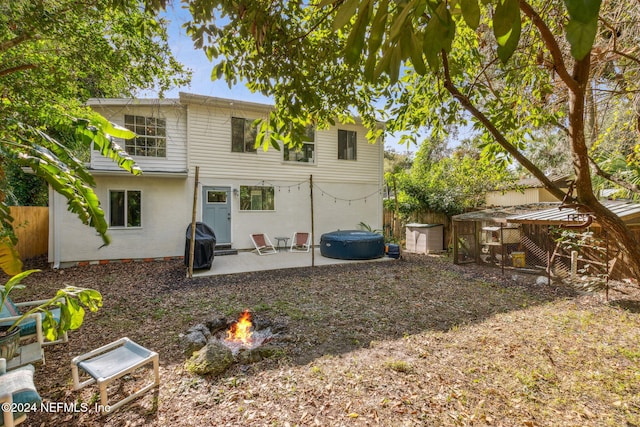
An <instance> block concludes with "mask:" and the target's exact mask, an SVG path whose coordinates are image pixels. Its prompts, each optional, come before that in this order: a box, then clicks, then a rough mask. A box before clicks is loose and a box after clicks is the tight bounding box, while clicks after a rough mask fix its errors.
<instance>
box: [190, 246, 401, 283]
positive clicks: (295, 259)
mask: <svg viewBox="0 0 640 427" xmlns="http://www.w3.org/2000/svg"><path fill="white" fill-rule="evenodd" d="M314 251H315V252H314V257H315V259H314V265H315V266H322V265H332V264H347V263H354V262H384V261H394V260H395V259H394V258H389V257H387V256H384V257H382V258H376V259H370V260H345V259H334V258H326V257H323V256H322V255H320V249H319V248H315V249H314ZM311 256H312V255H311V252H289V251H285V250H282V251H281V252H278V253H275V254H272V255H258V254H257V253H255V252H238V254H237V255H222V256H216V257H214V258H213V264H212V265H211V269H209V270H194V271H193V277H205V276H216V275H222V274H235V273H249V272H253V271H265V270H278V269H281V268H298V267H311V266H312V258H311Z"/></svg>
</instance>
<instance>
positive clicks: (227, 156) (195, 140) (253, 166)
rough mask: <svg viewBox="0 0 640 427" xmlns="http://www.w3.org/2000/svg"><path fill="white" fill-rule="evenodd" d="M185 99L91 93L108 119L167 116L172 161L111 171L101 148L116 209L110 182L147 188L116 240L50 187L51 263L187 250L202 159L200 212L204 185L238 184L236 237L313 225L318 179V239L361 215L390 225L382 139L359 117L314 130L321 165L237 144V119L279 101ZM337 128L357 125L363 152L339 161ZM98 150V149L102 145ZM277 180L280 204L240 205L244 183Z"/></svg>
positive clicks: (97, 162)
mask: <svg viewBox="0 0 640 427" xmlns="http://www.w3.org/2000/svg"><path fill="white" fill-rule="evenodd" d="M180 101H181V103H179V102H178V101H167V100H164V101H159V100H147V101H145V100H92V102H90V105H91V106H92V108H94V109H95V110H96V111H98V112H99V113H101V114H102V115H104V116H105V117H107V118H108V119H109V120H110V121H112V122H115V123H117V124H120V125H122V124H123V123H124V115H125V114H135V115H143V116H153V117H164V118H166V120H167V150H168V156H167V158H166V159H153V158H135V159H136V161H138V162H139V164H140V166H141V168H142V169H143V171H146V172H183V171H185V170H186V171H188V174H186V176H183V178H178V177H176V178H167V176H168V175H170V174H164V175H163V174H155V175H154V174H152V173H150V174H146V175H145V174H143V175H142V176H141V177H133V176H129V175H125V174H122V175H120V174H115V173H114V174H111V171H116V170H118V168H117V166H116V165H115V164H113V163H112V162H111V161H109V160H105V159H102V158H100V156H99V155H98V156H93V158H92V163H91V165H92V167H93V168H94V169H95V170H100V171H106V172H107V174H105V173H104V172H103V173H102V174H99V173H98V174H97V176H96V183H97V189H96V192H97V194H98V197H99V198H100V200H102V203H103V206H104V208H105V211H107V215H108V195H109V190H110V189H119V190H121V189H125V190H140V191H142V215H143V217H142V227H141V228H137V229H135V228H132V229H112V230H110V232H109V234H110V235H111V237H112V239H113V240H112V243H111V244H110V245H109V246H105V247H102V248H100V247H101V246H102V240H101V239H100V237H99V236H98V235H97V234H96V233H95V231H93V230H92V229H90V228H89V227H87V226H84V225H82V224H81V223H80V222H79V220H78V219H77V218H76V217H75V216H74V215H73V214H71V213H69V212H68V211H67V210H66V201H65V200H64V199H63V198H62V197H61V196H59V195H57V194H56V195H52V197H51V201H52V203H51V206H52V208H53V209H52V212H53V215H52V216H51V227H50V230H51V237H52V239H51V241H52V242H53V243H52V244H51V248H50V249H51V250H50V252H49V254H50V255H49V256H50V262H52V263H54V264H56V265H60V264H65V263H71V262H77V261H97V260H109V259H128V258H131V259H140V258H159V257H175V256H182V255H183V254H184V244H185V230H186V227H187V225H188V224H189V223H190V221H191V212H192V206H193V199H192V198H193V194H194V191H193V189H194V180H195V179H194V178H195V167H196V166H199V169H200V170H199V182H198V186H199V188H198V192H197V194H198V203H197V220H198V221H201V220H202V200H201V199H200V198H201V197H202V192H201V190H202V187H203V186H220V187H230V188H231V189H232V190H235V191H232V203H231V243H232V246H233V247H234V248H236V249H240V250H242V249H252V244H251V241H250V239H249V234H251V233H254V232H265V233H267V234H268V235H269V236H270V237H271V239H272V240H274V238H275V237H276V236H278V237H279V236H291V235H292V234H293V233H294V232H297V231H301V232H302V231H304V232H307V231H308V232H310V231H311V198H310V191H311V189H310V185H309V183H310V177H311V176H313V184H314V185H313V209H314V225H315V227H314V228H315V230H314V231H315V240H314V243H315V244H316V245H317V244H319V241H320V236H321V235H322V234H323V233H327V232H331V231H335V230H349V229H357V228H358V224H359V223H360V222H364V223H366V224H368V225H370V226H371V227H373V228H376V229H380V228H382V195H381V191H380V190H381V187H382V158H383V152H384V147H383V146H382V143H378V144H369V143H368V142H367V140H366V129H365V128H364V127H363V126H362V125H359V124H345V125H337V126H333V127H331V128H330V129H327V130H317V131H316V145H315V154H314V157H315V163H313V164H307V163H299V162H287V161H284V160H283V153H282V151H278V150H275V149H273V148H269V149H268V150H267V151H263V150H262V149H258V151H257V152H256V153H233V152H231V118H232V117H241V118H247V119H256V118H264V117H266V116H267V114H268V112H269V109H270V108H271V107H269V106H265V105H259V104H251V103H245V102H234V101H231V100H222V99H218V98H211V97H201V96H197V95H182V94H181V100H180ZM338 129H344V130H352V131H356V132H357V160H355V161H351V160H338ZM94 154H98V153H94ZM245 185H246V186H255V185H267V186H273V187H274V191H275V193H274V195H275V210H274V211H270V212H260V211H251V212H247V211H240V200H239V196H238V195H236V194H234V193H237V190H239V189H240V187H241V186H245Z"/></svg>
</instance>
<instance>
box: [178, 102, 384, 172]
mask: <svg viewBox="0 0 640 427" xmlns="http://www.w3.org/2000/svg"><path fill="white" fill-rule="evenodd" d="M267 114H268V110H264V111H259V110H248V109H240V108H236V107H234V106H233V105H230V106H229V108H223V107H221V106H219V105H199V104H190V105H189V106H188V115H189V131H188V138H189V166H190V167H189V169H190V171H191V173H193V170H194V168H195V166H200V174H201V176H208V177H216V178H219V177H226V178H229V179H232V178H244V177H255V178H256V179H258V180H262V179H264V180H275V179H282V180H293V181H296V180H299V179H301V178H303V177H309V175H313V177H314V179H317V180H319V181H325V182H358V183H370V184H373V183H376V184H377V183H378V181H379V179H380V168H379V163H380V162H381V153H382V151H383V150H382V147H381V145H382V144H380V143H377V144H369V143H368V142H367V139H366V133H367V131H366V129H365V128H364V127H363V126H362V125H353V124H348V125H338V126H335V127H333V126H332V127H331V128H330V129H328V130H317V131H316V146H315V163H313V164H309V163H299V162H289V161H284V160H283V152H282V150H280V151H278V150H276V149H274V148H273V147H269V148H268V150H267V151H263V150H262V149H261V148H259V149H258V151H257V152H255V153H233V152H232V151H231V118H232V117H240V118H246V119H251V120H254V119H258V118H265V117H266V115H267ZM338 129H344V130H353V131H356V132H357V160H355V161H352V160H338Z"/></svg>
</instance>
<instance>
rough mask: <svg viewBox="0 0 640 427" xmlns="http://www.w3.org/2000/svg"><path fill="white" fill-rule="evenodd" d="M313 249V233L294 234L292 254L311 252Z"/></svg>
mask: <svg viewBox="0 0 640 427" xmlns="http://www.w3.org/2000/svg"><path fill="white" fill-rule="evenodd" d="M310 249H311V233H298V232H296V233H293V237H292V238H291V248H290V249H289V251H290V252H309V250H310Z"/></svg>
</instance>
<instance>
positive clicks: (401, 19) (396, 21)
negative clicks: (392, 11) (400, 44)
mask: <svg viewBox="0 0 640 427" xmlns="http://www.w3.org/2000/svg"><path fill="white" fill-rule="evenodd" d="M414 4H415V0H411V1H410V2H409V3H407V4H406V5H405V6H404V9H402V12H400V13H399V14H398V15H397V16H395V17H394V18H392V22H393V24H391V30H389V37H390V38H391V40H395V39H396V38H397V37H398V35H399V34H400V31H402V30H403V29H404V26H405V22H406V20H407V17H408V16H409V12H411V11H412V10H413V7H414Z"/></svg>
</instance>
